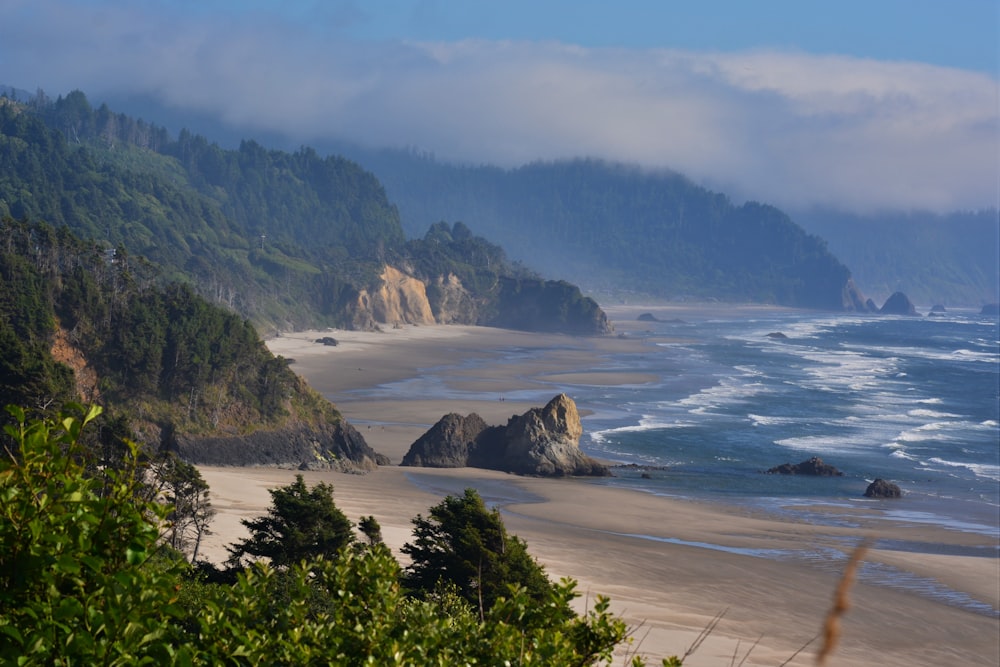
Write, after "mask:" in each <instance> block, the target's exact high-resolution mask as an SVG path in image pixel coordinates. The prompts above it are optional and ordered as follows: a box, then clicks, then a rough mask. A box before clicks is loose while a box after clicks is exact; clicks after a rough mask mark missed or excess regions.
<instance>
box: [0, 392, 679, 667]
mask: <svg viewBox="0 0 1000 667" xmlns="http://www.w3.org/2000/svg"><path fill="white" fill-rule="evenodd" d="M75 410H76V414H64V415H62V416H61V417H60V418H58V419H56V420H47V419H39V420H27V419H26V417H25V414H24V412H23V411H21V410H19V409H17V408H11V409H9V411H10V413H11V414H12V416H13V417H14V421H15V423H14V425H12V426H8V427H7V428H6V429H5V432H6V434H7V438H6V440H5V441H4V452H3V457H2V459H0V516H2V521H0V662H2V663H4V664H19V665H43V664H44V665H71V664H92V665H140V664H150V665H195V664H212V665H307V664H308V665H313V664H316V665H362V664H378V665H421V666H423V665H454V664H509V665H590V664H610V662H611V660H612V651H613V650H614V648H615V647H616V646H617V645H618V644H620V643H621V642H623V641H625V640H626V639H627V637H628V631H627V628H626V626H625V623H624V622H623V621H622V620H620V619H618V618H617V617H615V616H613V615H612V614H611V613H610V612H609V611H608V600H607V599H606V598H598V599H597V602H596V604H594V605H593V607H592V609H590V610H589V611H588V612H587V613H586V614H584V615H581V616H577V615H573V614H567V613H566V612H565V610H566V609H567V608H568V607H569V603H570V601H571V600H572V599H573V598H574V597H575V595H576V593H575V591H574V588H575V583H574V582H572V581H569V580H564V581H562V582H560V583H558V584H552V585H551V586H549V587H547V588H546V589H545V590H544V591H543V592H542V597H541V598H539V592H538V591H534V592H532V591H529V590H528V589H526V588H525V587H523V586H520V585H517V584H513V585H509V586H507V588H506V590H505V591H503V592H498V593H497V594H496V596H495V598H494V599H493V601H492V604H491V605H490V606H488V607H485V606H478V607H476V606H473V605H472V604H470V603H469V602H468V601H467V600H466V599H465V598H464V597H462V596H461V595H459V594H458V593H457V592H455V590H454V589H453V588H452V589H449V588H448V587H447V586H442V587H438V588H437V590H436V591H435V592H433V593H431V594H428V595H425V596H423V597H421V598H414V597H410V596H408V595H406V594H405V592H404V591H403V589H402V587H401V584H400V582H401V575H402V572H401V570H400V567H399V564H398V563H397V562H396V561H395V559H394V558H393V557H392V555H391V553H390V552H389V550H388V549H387V548H386V547H385V546H384V545H381V544H378V543H375V544H371V545H370V546H368V547H367V548H360V549H358V548H355V549H351V548H346V547H345V548H342V549H340V550H339V551H338V552H337V553H336V554H335V557H334V558H328V557H325V556H319V557H316V558H313V559H312V560H308V561H306V560H303V561H300V562H298V563H295V564H291V565H289V566H287V567H284V568H283V569H276V568H274V567H272V566H271V565H269V564H267V563H256V564H254V565H252V566H250V567H249V568H247V569H245V570H243V571H242V572H240V573H239V574H238V576H237V577H236V581H235V583H234V584H231V585H229V584H211V583H206V582H204V581H202V580H201V579H199V578H198V577H197V576H196V575H195V574H194V570H193V569H192V567H191V566H190V565H189V564H188V563H187V562H186V561H185V560H184V558H183V557H181V556H180V555H178V554H177V553H176V552H174V551H172V550H171V549H170V548H169V547H168V546H167V545H166V541H165V540H164V539H163V537H164V536H165V535H167V534H168V532H169V526H168V525H167V523H166V518H167V517H168V515H169V513H170V511H171V508H170V506H169V505H167V504H166V503H164V502H162V499H156V498H152V499H149V498H148V494H147V493H146V491H147V489H146V488H144V487H143V482H142V474H141V465H140V462H139V457H138V448H137V447H136V446H134V445H131V444H130V445H129V446H128V447H127V453H126V460H125V461H124V465H122V466H120V467H116V468H114V469H111V468H107V469H104V470H100V471H96V472H95V471H93V470H88V468H87V466H86V465H85V462H86V459H87V452H85V451H83V449H82V447H81V445H80V444H79V436H80V433H81V430H82V429H83V428H84V427H85V426H86V424H87V423H88V422H90V421H92V420H93V419H94V418H95V417H96V416H97V415H98V414H99V413H100V409H99V408H91V409H89V410H86V411H85V410H83V408H80V407H79V406H76V408H75ZM632 664H633V665H634V666H638V665H641V664H642V662H641V660H639V659H638V658H636V659H634V660H633V662H632ZM664 664H665V665H678V664H680V663H679V662H678V661H676V659H670V660H669V661H667V660H665V661H664Z"/></svg>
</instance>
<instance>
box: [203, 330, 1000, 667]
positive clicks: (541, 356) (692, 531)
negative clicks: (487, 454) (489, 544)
mask: <svg viewBox="0 0 1000 667" xmlns="http://www.w3.org/2000/svg"><path fill="white" fill-rule="evenodd" d="M686 314H689V313H686V312H678V314H677V316H678V317H684V316H685V315H686ZM623 317H628V318H629V319H623V320H621V321H618V322H616V326H617V328H618V330H619V332H621V333H624V334H625V335H624V336H622V337H619V336H608V337H601V338H575V337H570V336H559V335H545V334H528V333H522V332H511V331H504V330H497V329H485V328H480V327H460V326H459V327H454V326H448V327H441V326H429V327H404V328H402V329H387V330H386V331H384V332H381V333H371V332H344V331H324V332H303V333H296V334H287V335H283V336H281V337H279V338H275V339H273V340H271V341H269V343H268V345H269V347H270V348H271V349H272V351H274V352H275V353H276V354H280V355H283V356H285V357H287V358H291V359H294V360H295V363H294V364H293V366H292V368H293V369H294V370H296V372H298V373H300V374H301V375H303V376H304V377H305V378H306V379H307V380H308V381H309V382H310V384H311V385H312V386H313V387H315V388H316V389H317V390H319V391H321V392H322V393H323V394H324V395H326V396H327V397H329V398H330V399H331V400H333V401H334V402H335V403H336V404H337V406H338V408H339V409H340V410H341V412H342V413H343V414H344V415H345V417H346V418H347V419H348V420H349V421H350V422H351V423H353V424H355V426H357V427H358V428H359V430H360V431H361V432H362V434H363V435H364V436H365V438H366V440H367V441H368V442H369V444H371V445H372V447H374V448H375V449H376V450H377V451H379V452H382V453H384V454H386V455H388V456H389V457H390V459H391V460H392V461H393V463H394V465H391V466H387V467H383V468H380V469H379V470H378V471H376V472H373V473H371V474H368V475H343V474H336V473H324V472H307V473H304V476H305V478H306V480H307V481H308V482H310V483H315V482H318V481H320V480H325V481H328V482H330V483H332V484H333V485H334V487H335V500H336V502H337V505H338V506H339V507H340V508H341V509H343V510H344V512H345V513H346V514H347V515H348V517H349V518H351V519H352V520H354V521H357V520H358V519H359V518H360V517H361V516H365V515H369V514H371V515H374V516H375V518H376V519H378V521H379V523H380V524H381V526H382V532H383V535H384V537H385V539H386V542H387V544H388V545H389V546H390V547H391V548H392V549H393V550H394V551H395V552H396V554H397V556H398V557H400V560H401V561H402V562H405V558H404V557H403V556H402V554H400V553H399V548H400V547H401V546H402V545H403V544H404V543H405V542H406V541H407V540H408V539H409V538H410V529H411V523H410V522H411V520H412V518H413V517H414V516H416V514H417V513H420V512H423V513H426V510H427V508H429V507H430V506H432V505H434V504H436V503H438V502H439V501H440V500H441V498H442V497H443V496H444V495H446V494H448V493H460V492H461V491H462V489H464V488H465V487H467V486H474V487H476V488H478V489H479V490H480V493H481V494H482V495H483V496H484V497H486V498H487V499H490V500H492V501H494V502H496V503H497V504H499V506H501V508H502V511H503V515H504V520H505V522H506V524H507V527H508V529H509V530H510V531H511V532H513V533H515V534H517V535H518V536H520V537H522V538H523V539H525V541H526V542H527V543H528V547H529V550H530V551H531V553H532V554H533V555H534V556H535V557H536V558H538V559H539V561H540V562H542V563H543V564H544V565H545V567H546V570H547V571H548V573H549V575H550V576H551V577H553V578H558V577H563V576H569V577H572V578H574V579H576V580H577V581H578V582H579V589H578V590H579V591H580V592H581V593H582V594H583V597H581V599H580V601H579V602H580V605H581V608H583V606H585V605H586V604H587V603H588V601H589V602H591V603H592V601H593V597H594V596H595V595H597V594H603V595H608V596H610V597H611V599H612V608H613V609H614V610H615V611H616V612H617V613H619V614H621V615H622V616H623V617H624V618H625V619H626V620H627V621H628V622H629V623H631V624H632V625H633V626H634V627H635V629H636V633H635V634H636V642H637V643H638V650H639V651H640V652H641V653H643V654H646V655H648V656H649V657H650V658H651V659H652V658H656V657H657V656H663V655H669V654H682V653H683V652H684V651H685V650H686V648H687V647H688V646H689V645H690V644H691V642H693V641H694V639H695V638H696V637H697V635H698V633H699V632H700V631H701V629H702V628H703V627H705V626H706V625H707V624H708V623H709V622H710V621H711V619H712V618H713V617H714V616H715V615H716V614H719V613H721V612H725V616H724V618H723V620H722V621H721V623H720V624H719V626H718V628H717V629H716V631H715V632H714V633H713V634H712V636H711V637H710V638H709V640H708V641H707V642H706V643H705V644H704V645H703V646H702V647H701V648H700V649H699V650H698V652H697V653H695V654H694V655H693V656H691V657H690V658H688V659H687V660H686V661H685V664H686V665H691V666H692V667H697V666H698V665H724V664H730V662H731V660H732V659H733V656H734V655H737V656H738V657H737V659H736V660H735V663H734V664H738V663H739V662H740V660H741V659H742V658H743V655H744V654H745V653H746V652H747V651H748V650H749V649H750V647H751V646H752V645H753V644H754V642H757V641H758V640H759V644H758V645H757V646H756V647H755V648H754V649H753V651H752V653H751V654H750V657H749V659H748V660H746V662H745V663H744V664H746V665H779V664H782V663H784V662H785V661H786V660H787V659H788V658H789V657H790V656H792V654H793V653H795V652H796V651H797V650H799V649H800V648H801V647H802V646H803V645H804V644H806V643H807V642H809V641H810V640H811V639H812V638H813V637H814V636H816V635H817V633H819V631H820V628H821V624H822V622H823V618H824V616H825V614H826V613H827V611H828V609H829V608H830V606H831V603H832V599H833V593H834V590H835V588H836V586H837V582H838V578H839V572H840V570H841V568H842V566H843V563H844V562H845V560H846V555H847V553H848V552H849V551H850V549H851V545H853V544H855V543H857V542H858V541H859V540H860V539H861V538H862V537H866V536H868V537H879V538H882V539H896V540H900V541H918V542H927V543H940V544H955V545H960V546H966V547H973V546H983V547H984V551H986V552H988V553H991V554H992V556H991V557H982V558H976V557H970V556H950V555H938V554H933V555H931V554H921V553H910V552H903V551H892V550H886V549H878V550H872V551H870V552H869V553H868V555H867V556H866V557H865V560H866V561H867V562H869V563H872V564H876V565H878V564H881V565H878V566H883V565H889V566H892V567H895V568H898V569H899V570H900V571H904V572H911V573H913V574H915V575H918V576H920V577H924V578H929V579H933V580H935V581H937V582H940V583H941V584H942V585H944V586H947V587H948V588H950V589H952V590H953V591H954V592H956V593H961V594H966V595H968V596H969V598H970V599H973V600H977V601H980V602H982V603H985V604H986V605H990V606H992V608H993V609H994V610H996V609H998V608H1000V560H998V559H997V558H996V550H995V540H992V541H991V539H990V538H988V537H982V536H976V535H970V534H966V533H958V532H955V531H946V530H943V529H939V528H935V527H933V526H926V525H914V524H906V523H905V522H887V521H884V520H877V519H876V518H874V517H872V518H870V519H867V518H866V517H865V516H864V515H862V516H860V517H859V518H858V521H857V522H856V527H851V528H846V527H830V526H816V525H811V524H806V523H798V522H788V521H786V520H777V519H775V518H774V517H771V516H768V515H765V514H762V513H759V512H758V513H752V512H750V511H748V510H746V509H744V508H740V507H732V506H725V505H721V504H720V505H713V504H711V503H697V502H693V501H687V500H684V499H677V498H664V497H658V496H654V495H651V494H644V493H639V492H633V491H629V490H626V489H620V488H615V487H612V486H607V485H603V484H600V483H594V482H591V481H587V480H579V479H570V480H547V479H536V478H525V477H519V476H514V475H508V474H504V473H498V472H492V471H484V470H475V469H468V468H465V469H455V470H427V469H413V468H401V467H399V466H398V465H395V464H397V463H398V462H399V460H400V459H401V458H402V456H403V454H405V452H406V450H407V449H408V447H409V445H410V444H411V443H412V442H413V441H414V440H415V439H416V438H417V437H419V436H420V435H421V434H422V433H423V432H424V431H425V430H426V429H427V428H429V427H430V426H431V425H432V424H433V423H434V422H436V421H437V420H438V419H439V418H440V417H441V416H442V415H444V414H446V413H448V412H459V413H462V414H467V413H468V412H473V411H474V412H477V413H479V414H480V415H481V416H482V417H483V418H484V419H485V420H486V421H487V422H488V423H503V422H505V421H506V420H507V418H509V417H510V416H511V415H513V414H519V413H521V412H524V411H525V410H527V409H528V408H530V407H537V406H539V405H542V404H543V403H544V402H545V401H546V400H548V398H551V397H552V396H554V395H555V394H557V393H559V392H560V391H561V390H562V388H561V386H560V384H561V383H562V382H572V383H574V384H578V383H585V384H595V385H612V384H636V385H641V384H642V383H643V382H647V381H649V380H650V378H649V377H648V376H645V375H644V374H643V373H636V372H621V371H620V370H616V369H614V368H613V367H611V366H610V365H608V364H607V360H606V358H605V355H608V354H612V353H622V352H628V351H637V352H641V350H642V346H643V345H647V344H648V342H647V343H644V342H642V341H640V340H637V339H632V338H629V336H628V333H629V332H630V331H634V330H637V329H636V328H637V327H641V324H642V323H639V322H635V321H634V317H632V313H631V311H629V312H627V313H626V314H625V315H623ZM321 336H333V337H334V338H336V339H337V340H338V341H339V345H338V346H336V347H327V346H322V345H319V344H316V343H314V342H313V341H314V340H315V339H316V338H318V337H321ZM429 368H433V369H435V373H434V374H435V376H437V377H442V378H444V380H443V385H442V384H438V385H435V386H433V387H430V386H426V385H424V384H422V383H423V382H424V379H423V378H424V371H425V370H426V369H429ZM387 383H395V384H394V385H393V388H394V390H393V391H390V392H387V391H385V388H384V386H385V385H386V384H387ZM501 398H502V399H503V400H501ZM201 470H202V474H203V475H204V477H205V479H206V480H207V481H208V483H209V484H210V486H211V490H212V502H213V505H214V506H215V507H216V509H217V510H218V511H219V514H218V516H217V517H216V519H215V522H214V524H213V531H214V534H213V535H211V536H209V538H208V540H207V542H206V544H205V545H204V546H203V549H204V554H205V556H206V557H208V558H209V559H212V560H216V561H221V560H224V558H225V549H224V546H225V545H226V544H230V543H232V542H233V541H235V540H237V539H239V538H240V537H241V536H243V535H244V534H245V532H244V529H243V528H242V526H241V525H240V523H239V521H240V519H242V518H249V517H254V516H257V515H259V514H261V513H263V512H264V511H265V509H266V507H267V506H268V504H269V502H270V497H269V495H268V493H267V489H268V488H274V487H275V486H280V485H284V484H288V483H290V482H291V481H292V480H293V479H294V476H295V474H296V471H291V470H275V469H264V468H202V469H201ZM991 546H992V547H993V548H992V551H991V550H990V548H991ZM777 553H798V554H801V553H816V554H820V555H819V556H817V557H816V558H815V559H813V560H809V559H803V558H789V559H782V558H778V557H775V555H774V554H777ZM822 554H827V556H825V557H824V556H822ZM829 554H843V556H841V557H839V558H836V559H835V558H833V557H832V556H830V555H829ZM850 598H851V602H852V608H851V609H850V611H849V612H848V613H847V615H846V616H845V617H844V619H843V624H842V625H843V635H842V637H841V642H840V645H839V646H838V648H837V651H836V653H835V654H834V656H833V658H832V659H831V660H830V661H829V663H828V664H830V665H850V666H854V665H858V666H860V665H871V664H880V665H900V666H902V665H940V664H962V665H996V664H1000V646H998V644H1000V639H998V637H1000V620H998V619H997V618H996V617H995V616H993V617H991V616H989V615H986V614H982V613H975V612H972V611H969V610H967V609H962V608H958V607H956V606H952V605H948V604H945V603H943V602H941V601H937V600H933V599H929V598H928V597H926V596H922V595H918V594H916V593H914V592H911V591H904V590H894V589H890V588H887V587H884V586H873V585H870V584H867V583H865V582H864V581H861V582H859V583H857V584H856V585H855V587H854V588H853V589H852V590H851V593H850ZM818 644H819V642H818V641H817V642H816V643H813V644H812V645H810V646H809V648H807V649H806V650H804V651H802V653H800V654H799V655H798V656H797V657H795V658H794V659H793V660H792V661H790V662H789V663H788V664H789V665H808V664H814V651H815V650H816V649H817V648H818ZM631 650H636V646H635V645H633V646H632V648H631ZM623 655H624V654H623ZM656 661H658V660H654V661H653V662H654V663H655V662H656ZM616 664H620V663H619V662H618V661H616Z"/></svg>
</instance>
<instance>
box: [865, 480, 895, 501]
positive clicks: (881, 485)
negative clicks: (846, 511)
mask: <svg viewBox="0 0 1000 667" xmlns="http://www.w3.org/2000/svg"><path fill="white" fill-rule="evenodd" d="M902 495H903V492H902V491H901V490H900V488H899V486H897V485H896V484H893V483H892V482H888V481H886V480H884V479H876V480H875V481H874V482H872V483H871V484H869V485H868V488H867V489H865V498H899V497H901V496H902Z"/></svg>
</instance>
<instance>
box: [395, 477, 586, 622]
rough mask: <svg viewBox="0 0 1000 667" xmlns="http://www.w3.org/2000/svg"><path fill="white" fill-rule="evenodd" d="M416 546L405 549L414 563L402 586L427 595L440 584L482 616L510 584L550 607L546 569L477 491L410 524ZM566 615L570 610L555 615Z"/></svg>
mask: <svg viewBox="0 0 1000 667" xmlns="http://www.w3.org/2000/svg"><path fill="white" fill-rule="evenodd" d="M413 525H414V530H413V536H414V541H413V542H410V543H407V544H405V545H404V546H403V553H405V554H407V555H409V556H410V558H411V559H412V561H411V564H410V566H409V568H407V571H406V575H405V582H406V584H407V585H408V586H409V587H410V588H411V589H413V590H414V591H416V592H418V593H421V594H424V595H427V594H429V593H432V592H433V591H435V590H437V589H438V588H439V587H440V586H442V585H448V586H453V587H454V589H455V591H456V592H457V594H458V595H459V596H461V597H462V598H463V599H464V600H466V601H467V602H468V603H469V604H471V605H473V606H474V607H475V608H477V609H479V611H480V615H481V616H485V612H486V610H488V609H490V608H492V607H493V605H494V604H495V603H496V602H497V600H498V599H500V598H501V597H505V596H507V595H509V593H510V587H511V586H512V585H517V586H521V587H523V588H524V590H525V591H526V593H527V594H528V595H529V596H530V597H531V598H532V599H533V600H535V601H537V602H539V603H542V602H548V601H549V598H550V597H551V595H552V591H553V584H552V582H550V581H549V579H548V577H547V576H546V574H545V570H544V569H543V568H542V566H541V565H539V564H538V562H537V561H535V559H534V558H533V557H532V556H531V555H530V554H528V548H527V545H526V544H525V543H524V541H523V540H521V539H520V538H518V537H517V536H515V535H508V534H507V529H506V527H505V526H504V524H503V519H501V518H500V512H499V511H498V510H496V509H493V510H489V509H487V508H486V504H485V503H484V502H483V499H482V498H481V497H480V496H479V494H478V493H477V492H476V490H475V489H466V490H465V493H464V494H463V495H462V496H448V497H447V498H445V499H444V500H443V501H442V502H441V503H440V504H439V505H435V506H434V507H432V508H431V509H430V511H429V514H428V516H427V517H424V516H422V515H417V517H416V518H415V519H413ZM558 611H559V613H561V614H564V615H565V614H568V613H569V607H568V605H563V606H562V607H561V608H560V609H559V610H558Z"/></svg>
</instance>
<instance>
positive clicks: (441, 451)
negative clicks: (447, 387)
mask: <svg viewBox="0 0 1000 667" xmlns="http://www.w3.org/2000/svg"><path fill="white" fill-rule="evenodd" d="M489 428H490V427H489V426H488V425H487V424H486V422H484V421H483V418H482V417H480V416H479V415H477V414H476V413H474V412H473V413H472V414H470V415H468V416H466V417H463V416H462V415H460V414H458V413H456V412H452V413H450V414H447V415H445V416H444V417H442V418H441V419H440V420H439V421H438V423H437V424H434V426H432V427H431V428H430V430H429V431H427V432H426V433H424V434H423V435H422V436H420V437H419V438H418V439H417V440H416V442H414V443H413V444H412V445H410V449H409V451H407V452H406V456H404V457H403V462H402V465H404V466H418V467H424V468H463V467H465V466H468V465H470V463H469V459H470V455H471V453H472V451H473V450H474V449H475V447H476V441H477V440H478V439H479V438H480V436H481V435H482V434H483V433H484V432H485V431H486V430H487V429H489Z"/></svg>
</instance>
